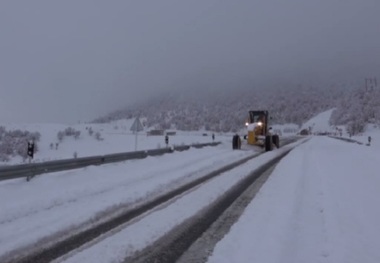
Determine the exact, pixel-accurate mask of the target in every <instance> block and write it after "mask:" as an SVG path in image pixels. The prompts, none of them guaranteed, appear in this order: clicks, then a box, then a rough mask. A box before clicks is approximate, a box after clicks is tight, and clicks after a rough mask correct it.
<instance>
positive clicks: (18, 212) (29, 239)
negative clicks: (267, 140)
mask: <svg viewBox="0 0 380 263" xmlns="http://www.w3.org/2000/svg"><path fill="white" fill-rule="evenodd" d="M252 154H253V152H252V151H231V149H230V145H220V146H217V147H206V148H204V149H190V150H188V151H184V152H177V153H173V154H170V155H163V156H159V157H149V158H146V159H144V160H131V161H126V162H122V163H116V164H109V165H104V166H91V167H87V168H84V169H77V170H72V171H67V172H58V173H53V174H46V175H41V176H37V177H36V178H34V179H33V180H32V181H30V182H28V183H27V182H26V181H25V179H18V180H12V181H5V182H1V183H0V211H1V213H0V256H1V255H4V254H5V253H6V252H8V251H10V250H13V249H17V248H20V247H21V246H24V245H28V244H33V243H34V242H36V241H37V240H39V239H41V238H43V237H46V236H49V235H53V234H56V233H59V232H60V231H67V230H68V229H70V228H73V227H78V226H81V225H82V224H84V223H86V222H89V220H90V219H94V218H96V217H97V215H103V216H104V215H105V214H112V212H113V211H114V210H118V208H123V209H125V208H127V207H128V205H129V206H130V205H132V204H134V203H136V202H138V201H143V200H145V199H147V198H153V197H154V196H155V195H158V194H159V193H162V192H164V191H168V190H170V189H173V188H175V187H177V186H178V185H180V184H183V183H186V182H188V181H190V180H194V179H196V178H199V177H200V176H202V175H204V174H207V173H208V172H210V171H212V170H214V169H216V168H217V167H220V166H223V165H226V164H228V163H232V162H233V161H236V160H238V159H241V158H243V157H246V156H248V155H252ZM105 211H107V212H105ZM61 234H62V232H61V233H60V234H59V235H61Z"/></svg>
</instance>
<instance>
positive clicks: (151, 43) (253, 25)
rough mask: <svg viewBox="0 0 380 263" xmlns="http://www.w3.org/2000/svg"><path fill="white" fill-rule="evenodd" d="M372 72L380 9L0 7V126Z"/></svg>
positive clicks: (368, 1)
mask: <svg viewBox="0 0 380 263" xmlns="http://www.w3.org/2000/svg"><path fill="white" fill-rule="evenodd" d="M379 73H380V1H379V0H310V1H309V0H286V1H284V0H233V1H232V0H219V1H218V0H191V1H181V0H152V1H144V0H107V1H106V0H65V1H58V0H57V1H53V0H45V1H41V0H33V1H30V0H17V1H15V0H1V1H0V124H1V123H2V122H61V123H62V122H77V121H79V120H81V121H89V120H91V119H93V118H95V117H98V116H100V115H104V114H106V113H108V112H110V111H112V110H115V109H118V108H120V107H124V106H127V105H128V104H129V103H132V102H134V101H140V100H143V99H147V98H150V97H152V96H154V95H155V94H158V93H160V92H163V91H174V90H183V89H194V92H198V91H201V90H215V92H217V90H221V89H223V90H232V91H233V89H234V88H237V87H251V86H252V85H262V87H263V88H265V87H267V86H270V85H278V86H281V85H282V83H285V82H287V83H289V82H291V83H297V84H299V83H300V84H302V83H306V84H307V83H329V82H346V81H351V80H359V81H360V80H363V83H364V78H367V77H378V76H379V75H380V74H379Z"/></svg>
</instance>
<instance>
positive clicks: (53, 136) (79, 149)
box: [0, 119, 231, 165]
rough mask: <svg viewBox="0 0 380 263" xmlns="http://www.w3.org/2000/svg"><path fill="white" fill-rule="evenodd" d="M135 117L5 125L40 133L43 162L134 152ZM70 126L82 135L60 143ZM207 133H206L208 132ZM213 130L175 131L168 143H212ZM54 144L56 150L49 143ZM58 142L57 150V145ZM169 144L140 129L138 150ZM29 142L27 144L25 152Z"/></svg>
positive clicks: (38, 159) (38, 155)
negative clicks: (60, 135) (104, 121)
mask: <svg viewBox="0 0 380 263" xmlns="http://www.w3.org/2000/svg"><path fill="white" fill-rule="evenodd" d="M133 122H134V119H128V120H122V121H116V122H113V123H109V124H108V123H107V124H75V125H71V126H68V125H63V124H7V125H4V126H5V127H6V129H7V130H16V129H20V130H23V131H24V130H27V131H30V132H39V133H40V134H41V139H40V141H39V142H37V144H38V152H37V153H36V154H35V156H34V159H33V162H43V161H50V160H57V159H69V158H74V153H76V154H77V157H85V156H95V155H103V154H111V153H120V152H131V151H135V148H136V136H135V135H134V134H133V133H132V131H130V128H131V126H132V124H133ZM67 127H72V128H73V129H75V130H78V131H80V132H81V133H80V136H79V138H78V139H75V138H74V137H73V136H66V137H64V138H63V140H62V142H59V140H58V138H57V134H58V132H59V131H64V130H65V129H66V128H67ZM89 127H91V128H92V130H93V135H90V134H89V130H88V128H89ZM97 132H99V133H100V134H101V138H102V139H103V140H97V139H96V138H95V133H97ZM206 134H207V136H204V135H206ZM211 135H212V132H207V131H195V132H185V131H176V135H173V136H169V146H174V145H183V144H186V145H188V144H193V143H209V142H212V141H213V140H212V137H211ZM215 141H228V142H230V141H231V135H230V134H215ZM51 143H53V149H51V147H50V144H51ZM56 143H59V145H58V150H56V149H55V144H56ZM162 147H166V144H165V138H164V136H163V135H162V136H147V132H146V130H145V131H140V132H139V133H138V136H137V150H147V149H157V148H162ZM26 148H27V145H25V151H26ZM23 162H24V161H23V160H22V158H21V157H20V156H15V157H13V158H11V160H10V161H9V162H7V163H1V162H0V165H11V164H20V163H23Z"/></svg>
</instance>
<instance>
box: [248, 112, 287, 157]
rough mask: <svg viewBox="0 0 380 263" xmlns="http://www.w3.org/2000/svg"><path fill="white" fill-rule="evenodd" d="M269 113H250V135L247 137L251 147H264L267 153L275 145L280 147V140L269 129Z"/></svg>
mask: <svg viewBox="0 0 380 263" xmlns="http://www.w3.org/2000/svg"><path fill="white" fill-rule="evenodd" d="M268 124H269V115H268V111H249V115H248V120H247V122H246V126H247V130H248V134H247V136H246V139H247V143H248V144H249V145H257V146H260V147H264V148H265V151H271V150H272V149H273V145H275V146H276V147H277V148H279V147H280V138H279V136H278V135H276V134H272V132H271V130H272V129H271V127H269V125H268Z"/></svg>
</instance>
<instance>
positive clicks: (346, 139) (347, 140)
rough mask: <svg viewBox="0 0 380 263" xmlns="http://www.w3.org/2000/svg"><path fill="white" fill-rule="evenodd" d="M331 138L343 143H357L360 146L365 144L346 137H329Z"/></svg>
mask: <svg viewBox="0 0 380 263" xmlns="http://www.w3.org/2000/svg"><path fill="white" fill-rule="evenodd" d="M329 137H330V138H333V139H337V140H341V141H345V142H351V143H356V144H359V145H363V144H364V143H362V142H359V141H357V140H353V139H349V138H345V137H337V136H329Z"/></svg>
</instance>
